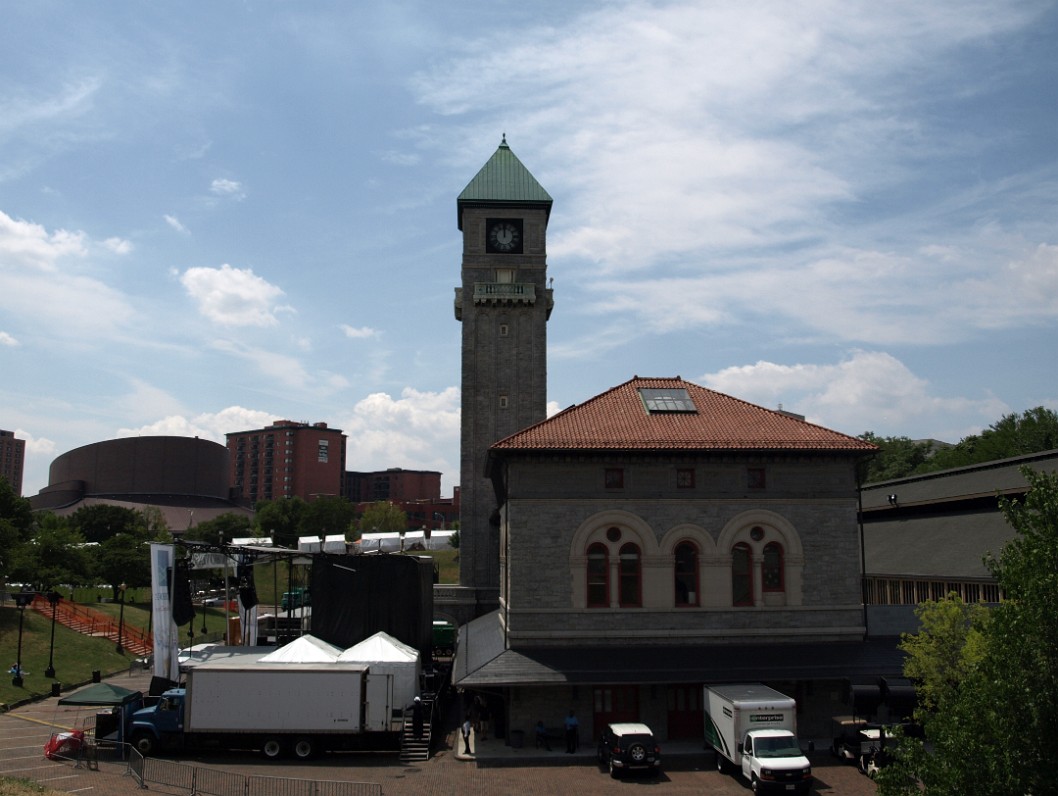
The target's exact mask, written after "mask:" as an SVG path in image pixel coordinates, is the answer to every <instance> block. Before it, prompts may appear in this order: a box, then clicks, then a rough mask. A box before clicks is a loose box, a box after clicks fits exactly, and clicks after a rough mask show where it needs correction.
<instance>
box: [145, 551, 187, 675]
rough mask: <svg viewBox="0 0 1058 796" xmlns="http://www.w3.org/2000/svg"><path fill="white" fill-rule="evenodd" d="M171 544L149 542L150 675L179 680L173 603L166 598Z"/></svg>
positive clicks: (170, 563) (173, 558) (167, 595)
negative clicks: (151, 616)
mask: <svg viewBox="0 0 1058 796" xmlns="http://www.w3.org/2000/svg"><path fill="white" fill-rule="evenodd" d="M175 563H176V562H175V556H174V551H173V546H172V545H171V544H159V543H156V542H152V543H151V611H152V613H153V616H154V618H153V619H152V621H151V627H152V628H153V631H154V676H155V677H164V678H166V679H167V680H172V681H174V682H179V680H180V637H179V630H178V629H177V627H176V625H175V624H174V623H173V606H172V602H171V601H170V597H169V587H170V582H169V581H170V579H171V578H172V572H173V566H174V564H175Z"/></svg>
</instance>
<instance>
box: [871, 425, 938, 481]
mask: <svg viewBox="0 0 1058 796" xmlns="http://www.w3.org/2000/svg"><path fill="white" fill-rule="evenodd" d="M860 439H862V440H864V441H866V442H870V443H873V444H874V445H877V446H878V453H876V454H875V455H874V456H873V457H872V458H870V459H869V460H867V461H866V462H865V463H864V464H863V465H862V467H863V469H862V471H861V473H860V479H861V482H862V483H865V484H869V483H873V482H875V481H888V480H890V479H893V478H904V477H905V476H908V475H911V473H913V472H915V470H916V469H917V468H918V467H921V466H922V465H923V464H924V463H925V462H926V461H927V460H928V459H929V458H930V456H931V455H932V453H933V443H931V442H915V441H914V440H912V439H909V438H908V437H879V436H877V435H875V434H874V432H871V431H867V432H865V433H863V434H860Z"/></svg>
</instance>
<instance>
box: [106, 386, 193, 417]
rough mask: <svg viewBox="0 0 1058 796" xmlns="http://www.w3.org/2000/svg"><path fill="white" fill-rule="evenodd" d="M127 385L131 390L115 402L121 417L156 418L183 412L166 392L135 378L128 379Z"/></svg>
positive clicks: (176, 401)
mask: <svg viewBox="0 0 1058 796" xmlns="http://www.w3.org/2000/svg"><path fill="white" fill-rule="evenodd" d="M129 383H130V386H131V390H130V391H129V392H128V393H127V394H126V395H124V396H122V397H121V398H120V399H119V400H118V401H117V408H118V409H119V410H120V412H121V415H122V416H123V417H126V418H129V419H133V418H149V417H158V416H159V415H164V414H169V413H177V412H180V411H182V410H183V406H182V405H181V403H180V401H179V400H178V399H177V398H175V397H173V395H172V394H170V393H169V392H167V391H166V390H163V389H161V388H159V387H155V386H154V385H152V384H148V383H147V382H145V381H143V380H142V379H138V378H135V377H132V378H130V379H129Z"/></svg>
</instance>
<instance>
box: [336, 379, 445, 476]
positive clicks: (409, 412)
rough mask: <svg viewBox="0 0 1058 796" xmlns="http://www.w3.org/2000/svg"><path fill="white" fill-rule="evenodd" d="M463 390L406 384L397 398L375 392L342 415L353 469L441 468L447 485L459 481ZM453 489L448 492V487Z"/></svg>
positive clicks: (347, 455) (348, 456) (349, 461)
mask: <svg viewBox="0 0 1058 796" xmlns="http://www.w3.org/2000/svg"><path fill="white" fill-rule="evenodd" d="M459 404H460V400H459V390H458V389H457V388H455V387H449V388H448V389H446V390H443V391H441V392H424V391H419V390H415V389H413V388H411V387H406V388H404V390H402V391H401V394H400V397H399V398H393V397H392V396H390V395H388V394H387V393H374V394H372V395H369V396H367V397H366V398H364V399H363V400H361V401H359V402H358V403H357V404H356V406H355V407H353V411H352V413H351V414H349V415H347V416H343V417H340V418H339V425H340V427H341V428H342V430H343V431H344V432H345V433H346V434H347V435H348V437H349V441H348V443H347V449H346V463H347V467H348V469H350V470H380V469H385V468H387V467H404V468H407V469H419V470H439V471H441V472H442V473H444V481H445V484H446V486H445V487H444V489H445V490H450V489H451V486H452V485H453V484H458V483H459V461H458V453H459ZM448 494H450V491H449V492H448Z"/></svg>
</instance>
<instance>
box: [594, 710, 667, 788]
mask: <svg viewBox="0 0 1058 796" xmlns="http://www.w3.org/2000/svg"><path fill="white" fill-rule="evenodd" d="M599 762H600V763H601V764H602V765H604V766H608V767H609V769H610V776H611V777H618V776H620V775H621V772H622V771H649V772H651V773H652V774H657V773H658V772H660V771H661V747H660V746H658V743H657V741H655V740H654V733H652V732H651V731H650V728H649V727H648V726H647V725H645V724H639V723H638V722H620V723H617V724H607V725H606V729H605V730H603V732H602V737H600V738H599Z"/></svg>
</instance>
